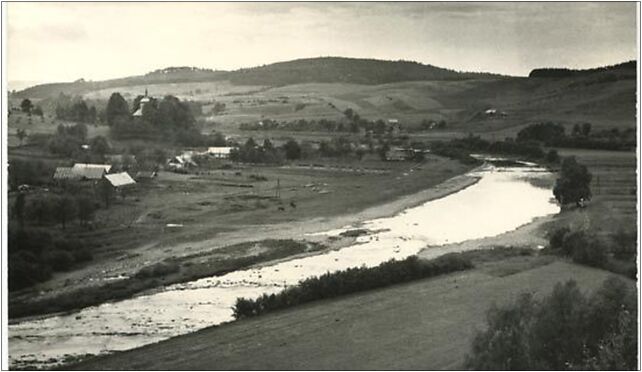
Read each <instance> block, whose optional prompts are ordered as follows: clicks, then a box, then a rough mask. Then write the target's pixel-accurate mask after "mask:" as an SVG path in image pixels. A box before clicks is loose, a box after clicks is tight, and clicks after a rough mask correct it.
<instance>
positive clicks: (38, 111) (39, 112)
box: [32, 106, 45, 119]
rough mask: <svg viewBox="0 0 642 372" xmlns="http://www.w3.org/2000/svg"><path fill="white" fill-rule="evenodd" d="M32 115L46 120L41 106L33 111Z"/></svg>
mask: <svg viewBox="0 0 642 372" xmlns="http://www.w3.org/2000/svg"><path fill="white" fill-rule="evenodd" d="M32 113H33V114H34V115H36V116H40V118H41V119H44V115H45V114H44V113H43V112H42V107H40V106H36V107H34V109H33V110H32Z"/></svg>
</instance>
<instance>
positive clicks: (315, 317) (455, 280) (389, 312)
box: [74, 256, 634, 370]
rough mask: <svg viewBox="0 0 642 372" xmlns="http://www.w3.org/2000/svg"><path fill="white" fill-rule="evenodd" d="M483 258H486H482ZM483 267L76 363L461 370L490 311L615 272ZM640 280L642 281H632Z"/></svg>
mask: <svg viewBox="0 0 642 372" xmlns="http://www.w3.org/2000/svg"><path fill="white" fill-rule="evenodd" d="M482 257H483V256H482ZM477 266H478V267H477V268H476V269H474V270H469V271H466V272H462V273H456V274H451V275H447V276H444V277H439V278H434V279H428V280H420V281H416V282H412V283H408V284H403V285H397V286H393V287H389V288H385V289H381V290H375V291H370V292H364V293H360V294H356V295H352V296H347V297H343V298H339V299H334V300H327V301H320V302H316V303H311V304H308V305H304V306H300V307H298V308H295V309H287V310H284V311H279V312H275V313H271V314H267V315H265V316H262V317H259V318H255V319H246V320H242V321H237V322H233V323H230V324H225V325H222V326H219V327H214V328H209V329H205V330H202V331H199V332H196V333H193V334H189V335H186V336H181V337H177V338H173V339H170V340H167V341H164V342H160V343H158V344H154V345H149V346H145V347H142V348H139V349H135V350H131V351H126V352H122V353H117V354H114V355H111V356H107V357H103V358H95V359H92V360H88V361H86V362H84V363H81V364H79V365H77V366H74V367H75V368H76V369H90V370H92V369H100V370H111V369H141V370H153V369H177V370H205V369H209V370H211V369H215V370H235V369H250V370H251V369H281V370H283V369H298V370H308V369H309V370H325V369H334V370H343V369H407V370H415V369H427V370H431V369H432V370H436V369H459V368H461V364H462V362H463V358H464V356H465V354H466V353H467V352H468V350H469V345H470V341H471V337H472V335H473V334H474V332H475V330H477V329H480V328H482V327H483V325H484V320H485V312H486V309H487V308H488V307H489V306H490V305H491V304H493V303H495V304H505V303H508V302H510V301H512V300H514V299H515V296H516V295H517V294H518V293H520V292H523V291H529V292H533V293H535V294H536V296H542V295H545V294H547V293H549V291H551V290H552V288H553V286H554V284H555V283H557V282H560V281H566V280H569V279H574V280H576V281H577V282H578V284H579V286H580V288H582V290H584V291H589V290H593V289H595V288H596V287H598V286H599V285H600V284H601V283H602V281H603V280H604V279H605V278H607V276H608V275H609V274H608V273H607V272H604V271H600V270H596V269H592V268H587V267H583V266H577V265H574V264H570V263H567V262H564V261H559V260H554V259H552V258H551V257H537V256H521V257H509V258H505V259H502V260H500V261H497V260H492V259H491V260H487V261H485V262H484V260H483V259H481V257H480V259H479V260H478V261H477ZM631 285H634V284H633V283H632V282H631Z"/></svg>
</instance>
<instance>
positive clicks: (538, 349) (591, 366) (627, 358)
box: [465, 277, 638, 370]
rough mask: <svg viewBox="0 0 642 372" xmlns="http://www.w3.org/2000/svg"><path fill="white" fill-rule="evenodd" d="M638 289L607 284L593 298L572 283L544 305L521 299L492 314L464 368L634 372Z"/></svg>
mask: <svg viewBox="0 0 642 372" xmlns="http://www.w3.org/2000/svg"><path fill="white" fill-rule="evenodd" d="M635 292H636V291H635V287H634V286H631V285H628V284H627V283H625V282H624V281H622V280H621V279H619V278H616V277H611V278H609V279H607V280H606V281H605V282H604V283H603V285H602V287H601V288H600V289H599V290H597V291H596V292H595V293H594V294H593V295H592V296H586V295H585V294H584V293H582V292H581V291H580V289H579V288H578V286H577V284H576V283H575V282H574V281H569V282H566V283H564V284H557V285H556V286H555V288H554V290H553V292H552V294H550V295H549V296H546V297H544V298H542V299H541V300H538V299H535V298H534V297H533V295H532V294H522V295H521V296H520V297H519V298H518V300H517V301H516V302H515V303H513V304H510V305H508V306H504V307H493V308H491V309H490V310H489V311H488V315H487V322H488V328H487V330H485V331H482V332H479V333H477V335H476V336H475V338H474V340H473V343H472V350H471V353H470V354H469V355H468V356H467V358H466V362H465V367H466V368H468V369H473V370H635V369H636V368H637V352H638V344H637V299H636V293H635Z"/></svg>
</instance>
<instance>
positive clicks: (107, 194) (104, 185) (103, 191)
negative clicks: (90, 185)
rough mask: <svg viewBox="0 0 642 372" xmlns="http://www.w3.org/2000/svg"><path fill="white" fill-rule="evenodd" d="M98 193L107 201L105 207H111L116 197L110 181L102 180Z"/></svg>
mask: <svg viewBox="0 0 642 372" xmlns="http://www.w3.org/2000/svg"><path fill="white" fill-rule="evenodd" d="M98 193H99V195H100V198H101V199H102V200H103V201H104V202H105V208H109V205H110V204H111V200H112V199H113V197H114V190H113V189H112V187H111V185H110V184H109V182H107V181H106V180H102V181H101V182H99V186H98Z"/></svg>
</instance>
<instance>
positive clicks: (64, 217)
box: [56, 195, 78, 230]
mask: <svg viewBox="0 0 642 372" xmlns="http://www.w3.org/2000/svg"><path fill="white" fill-rule="evenodd" d="M56 212H57V216H58V220H59V221H60V224H61V225H62V229H63V230H64V229H65V226H66V224H67V221H69V220H71V219H72V218H74V217H75V216H76V213H77V212H78V209H77V207H76V200H74V198H72V197H71V196H69V195H63V196H61V197H59V198H58V200H57V203H56Z"/></svg>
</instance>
